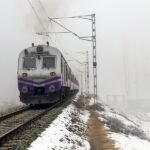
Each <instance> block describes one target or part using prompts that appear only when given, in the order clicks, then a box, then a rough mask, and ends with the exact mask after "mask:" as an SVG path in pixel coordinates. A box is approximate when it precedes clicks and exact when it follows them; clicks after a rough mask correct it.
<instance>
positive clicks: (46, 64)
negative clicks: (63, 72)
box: [43, 56, 55, 69]
mask: <svg viewBox="0 0 150 150" xmlns="http://www.w3.org/2000/svg"><path fill="white" fill-rule="evenodd" d="M43 68H47V69H49V68H55V56H47V57H43Z"/></svg>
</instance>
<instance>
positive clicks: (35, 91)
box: [18, 43, 78, 105]
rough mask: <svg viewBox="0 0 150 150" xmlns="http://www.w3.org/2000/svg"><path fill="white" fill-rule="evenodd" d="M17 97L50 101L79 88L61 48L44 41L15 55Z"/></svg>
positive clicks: (26, 100)
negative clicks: (17, 55)
mask: <svg viewBox="0 0 150 150" xmlns="http://www.w3.org/2000/svg"><path fill="white" fill-rule="evenodd" d="M18 89H19V92H20V101H21V102H23V103H25V104H27V105H36V104H50V103H55V102H57V101H59V100H62V99H64V98H65V97H66V96H68V95H71V94H74V93H76V92H77V91H78V81H77V80H76V78H75V76H74V75H73V73H72V71H71V69H70V67H69V66H68V64H67V62H66V61H65V59H64V57H63V56H62V54H61V52H60V51H59V50H58V49H56V48H54V47H51V46H49V43H47V45H38V46H34V44H32V47H29V48H27V49H25V50H23V51H22V52H21V53H20V55H19V59H18Z"/></svg>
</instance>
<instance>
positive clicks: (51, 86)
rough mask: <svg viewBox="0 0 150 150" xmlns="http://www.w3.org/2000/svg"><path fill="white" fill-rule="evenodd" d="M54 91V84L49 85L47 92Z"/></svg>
mask: <svg viewBox="0 0 150 150" xmlns="http://www.w3.org/2000/svg"><path fill="white" fill-rule="evenodd" d="M55 91H56V88H55V86H54V85H50V87H49V92H50V93H54V92H55Z"/></svg>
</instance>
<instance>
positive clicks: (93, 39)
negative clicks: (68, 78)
mask: <svg viewBox="0 0 150 150" xmlns="http://www.w3.org/2000/svg"><path fill="white" fill-rule="evenodd" d="M76 18H80V19H85V20H89V21H91V22H92V35H90V36H79V35H78V34H76V33H75V32H73V31H71V30H70V29H68V28H67V27H65V26H64V25H62V24H61V23H59V22H58V21H56V20H59V19H76ZM49 20H50V21H51V22H53V23H55V24H57V25H59V26H60V27H61V28H63V29H64V30H65V32H39V33H37V34H39V35H48V34H56V33H67V34H68V33H70V34H73V35H74V36H76V37H77V38H78V39H80V40H84V41H89V42H92V48H93V65H92V67H93V95H94V103H96V98H97V60H96V20H95V14H91V15H80V16H72V17H59V18H49ZM87 66H88V65H87ZM87 78H88V79H89V72H88V73H87ZM88 91H89V85H88Z"/></svg>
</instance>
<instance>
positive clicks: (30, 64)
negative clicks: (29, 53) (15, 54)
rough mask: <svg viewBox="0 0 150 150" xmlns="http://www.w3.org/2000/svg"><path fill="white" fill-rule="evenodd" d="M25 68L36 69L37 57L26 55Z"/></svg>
mask: <svg viewBox="0 0 150 150" xmlns="http://www.w3.org/2000/svg"><path fill="white" fill-rule="evenodd" d="M23 68H24V69H35V68H36V58H34V57H24V62H23Z"/></svg>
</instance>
